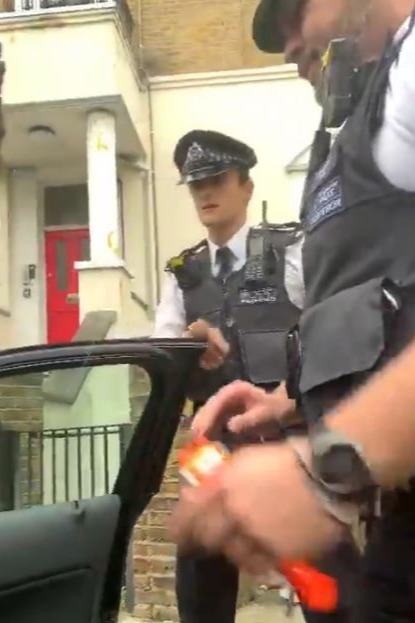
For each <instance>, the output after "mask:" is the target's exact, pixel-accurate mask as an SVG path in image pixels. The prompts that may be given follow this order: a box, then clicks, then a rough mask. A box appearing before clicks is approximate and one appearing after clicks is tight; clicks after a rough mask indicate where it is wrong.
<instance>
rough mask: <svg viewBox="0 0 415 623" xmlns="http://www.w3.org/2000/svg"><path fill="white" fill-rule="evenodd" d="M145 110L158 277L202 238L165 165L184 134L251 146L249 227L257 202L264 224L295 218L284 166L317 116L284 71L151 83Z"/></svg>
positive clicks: (292, 182)
mask: <svg viewBox="0 0 415 623" xmlns="http://www.w3.org/2000/svg"><path fill="white" fill-rule="evenodd" d="M152 105H153V119H154V128H153V130H154V134H153V140H154V160H155V177H156V205H157V220H158V232H159V235H158V244H157V250H158V254H159V261H160V273H161V272H162V270H163V267H164V264H165V261H166V260H167V259H168V258H169V257H170V256H171V255H173V254H175V253H177V252H178V251H180V250H181V249H182V248H184V247H186V246H188V245H190V244H194V243H195V242H197V240H198V239H200V237H201V236H202V235H203V230H202V228H201V227H200V225H199V224H198V222H197V218H196V216H195V214H194V211H193V206H192V203H191V200H190V198H189V196H188V193H187V190H186V188H184V187H182V186H177V180H178V175H177V171H176V169H175V167H174V165H173V162H172V154H173V150H174V147H175V144H176V142H177V140H178V139H179V138H180V137H181V136H182V135H183V134H184V133H185V132H187V131H189V130H192V129H212V130H218V131H221V132H225V133H227V134H230V135H232V136H234V137H235V138H239V139H241V140H243V141H246V142H247V143H249V144H250V145H251V146H252V147H253V148H254V149H255V151H256V153H257V156H258V161H259V164H258V166H257V167H256V168H255V169H254V170H253V172H252V177H253V179H254V182H255V193H254V197H253V201H252V204H251V211H250V219H251V221H252V222H258V221H259V220H260V218H261V203H262V201H263V200H266V201H267V202H268V218H269V220H270V221H274V222H275V221H279V222H281V221H284V220H289V219H293V218H295V217H296V216H297V214H298V202H299V198H300V196H301V186H302V184H301V180H302V175H301V174H299V175H297V174H295V179H294V178H292V176H291V177H290V176H289V175H288V174H287V173H286V171H285V168H286V166H287V165H288V163H289V162H291V161H292V160H293V159H294V158H295V157H296V155H297V154H299V153H300V152H301V151H302V150H304V148H305V147H307V146H308V145H309V144H310V143H311V141H312V137H313V133H314V131H315V128H316V126H317V124H318V121H319V115H320V112H319V108H318V106H317V105H316V104H315V102H314V97H313V93H312V90H311V88H310V87H309V85H308V84H306V83H305V82H304V81H302V80H299V79H298V78H297V77H296V74H295V72H294V71H293V69H292V68H291V66H283V67H281V66H279V67H275V68H268V69H258V70H250V71H242V72H240V71H239V72H221V73H215V74H199V75H193V76H185V77H183V76H182V77H166V78H155V79H153V81H152Z"/></svg>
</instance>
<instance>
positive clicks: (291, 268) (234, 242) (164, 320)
mask: <svg viewBox="0 0 415 623" xmlns="http://www.w3.org/2000/svg"><path fill="white" fill-rule="evenodd" d="M248 232H249V225H248V224H245V225H244V226H243V227H241V229H240V230H239V231H238V232H237V233H236V234H235V235H234V236H233V237H232V238H231V239H230V240H229V241H228V243H227V245H226V246H227V247H228V248H229V249H230V250H231V252H232V256H233V264H232V271H233V272H236V271H238V270H240V269H241V268H242V267H243V266H244V264H245V262H246V246H247V237H248ZM208 246H209V255H210V261H211V267H212V274H213V275H217V274H218V271H219V266H218V265H217V264H216V251H217V250H218V248H219V247H218V246H217V245H216V244H214V243H213V242H212V241H211V240H208ZM285 287H286V290H287V293H288V296H289V298H290V300H291V302H292V303H293V304H294V305H296V306H297V307H299V308H300V309H302V307H303V304H304V279H303V269H302V238H300V240H298V241H297V242H296V243H295V244H292V245H290V246H289V247H288V248H287V251H286V257H285ZM186 329H187V323H186V314H185V310H184V303H183V293H182V291H181V289H180V288H179V285H178V283H177V280H176V277H175V276H174V275H173V274H171V273H167V274H166V278H165V282H164V285H163V291H162V295H161V300H160V303H159V305H158V308H157V312H156V319H155V326H154V331H153V334H152V337H156V338H173V337H182V336H183V334H184V333H185V331H186Z"/></svg>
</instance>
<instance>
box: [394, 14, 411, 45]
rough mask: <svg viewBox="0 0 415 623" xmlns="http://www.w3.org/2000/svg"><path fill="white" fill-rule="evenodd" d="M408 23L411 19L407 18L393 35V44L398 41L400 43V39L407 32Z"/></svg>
mask: <svg viewBox="0 0 415 623" xmlns="http://www.w3.org/2000/svg"><path fill="white" fill-rule="evenodd" d="M410 23H411V18H410V17H407V18H406V20H405V21H404V23H403V24H401V26H400V27H399V28H398V30H397V31H396V33H395V35H394V37H393V41H394V43H397V42H398V41H400V40H401V39H402V37H403V36H404V35H405V34H406V31H407V30H408V28H409V24H410Z"/></svg>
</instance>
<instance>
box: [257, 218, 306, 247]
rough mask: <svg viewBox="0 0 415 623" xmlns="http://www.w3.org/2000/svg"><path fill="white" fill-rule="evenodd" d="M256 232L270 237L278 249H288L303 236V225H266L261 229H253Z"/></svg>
mask: <svg viewBox="0 0 415 623" xmlns="http://www.w3.org/2000/svg"><path fill="white" fill-rule="evenodd" d="M253 229H254V230H255V231H256V232H259V231H261V230H262V231H263V232H264V234H265V235H269V236H270V237H271V240H272V241H273V243H274V244H275V245H276V246H277V247H281V248H282V247H287V246H289V245H291V244H294V243H295V242H297V241H298V240H299V239H300V238H301V237H302V235H303V229H302V226H301V223H298V222H295V221H293V222H289V223H266V224H265V225H261V226H260V227H254V228H253Z"/></svg>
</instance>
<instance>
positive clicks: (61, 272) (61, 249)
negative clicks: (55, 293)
mask: <svg viewBox="0 0 415 623" xmlns="http://www.w3.org/2000/svg"><path fill="white" fill-rule="evenodd" d="M55 270H56V287H57V289H58V290H60V291H61V292H66V290H67V289H68V243H67V242H66V240H57V241H56V245H55Z"/></svg>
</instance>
